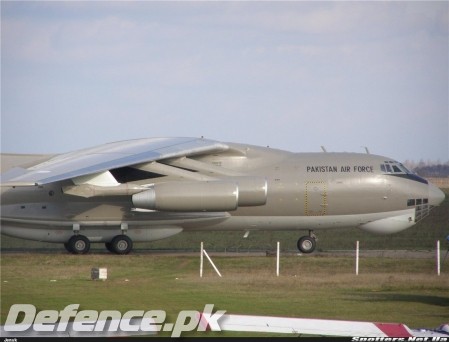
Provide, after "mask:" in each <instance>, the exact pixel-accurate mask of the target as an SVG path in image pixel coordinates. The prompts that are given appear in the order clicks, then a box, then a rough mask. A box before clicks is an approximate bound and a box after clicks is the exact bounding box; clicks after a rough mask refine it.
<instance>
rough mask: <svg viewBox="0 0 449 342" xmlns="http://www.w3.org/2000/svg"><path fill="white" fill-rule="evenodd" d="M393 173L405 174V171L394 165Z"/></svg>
mask: <svg viewBox="0 0 449 342" xmlns="http://www.w3.org/2000/svg"><path fill="white" fill-rule="evenodd" d="M393 171H394V173H401V172H403V171H401V169H400V168H399V167H398V166H397V165H393Z"/></svg>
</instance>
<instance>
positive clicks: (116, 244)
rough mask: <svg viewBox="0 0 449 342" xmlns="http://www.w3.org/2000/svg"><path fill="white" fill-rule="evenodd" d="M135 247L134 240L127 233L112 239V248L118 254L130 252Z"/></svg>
mask: <svg viewBox="0 0 449 342" xmlns="http://www.w3.org/2000/svg"><path fill="white" fill-rule="evenodd" d="M132 248H133V242H132V240H131V239H130V238H129V237H128V236H126V235H117V236H116V237H114V238H113V239H112V241H111V249H112V251H113V252H114V253H117V254H128V253H129V252H131V250H132Z"/></svg>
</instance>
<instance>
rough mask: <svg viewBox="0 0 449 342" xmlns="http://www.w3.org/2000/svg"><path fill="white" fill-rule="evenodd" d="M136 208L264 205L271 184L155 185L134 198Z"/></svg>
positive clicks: (247, 181) (203, 208)
mask: <svg viewBox="0 0 449 342" xmlns="http://www.w3.org/2000/svg"><path fill="white" fill-rule="evenodd" d="M132 201H133V204H134V206H136V207H137V208H142V209H152V210H159V211H184V212H188V211H232V210H236V209H237V207H238V206H255V205H264V204H265V203H266V201H267V181H266V180H265V179H261V178H252V177H235V178H232V179H227V180H224V181H204V182H167V183H157V184H154V185H153V186H152V187H151V188H149V189H148V190H145V191H143V192H140V193H137V194H134V195H133V196H132Z"/></svg>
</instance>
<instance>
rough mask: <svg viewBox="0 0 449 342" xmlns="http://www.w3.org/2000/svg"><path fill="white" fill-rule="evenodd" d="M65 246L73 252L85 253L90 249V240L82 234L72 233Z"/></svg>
mask: <svg viewBox="0 0 449 342" xmlns="http://www.w3.org/2000/svg"><path fill="white" fill-rule="evenodd" d="M64 245H65V244H64ZM66 248H67V250H69V251H70V252H72V253H73V254H86V253H87V252H89V250H90V241H89V239H88V238H87V237H85V236H84V235H73V236H72V237H71V238H70V240H69V242H67V247H66Z"/></svg>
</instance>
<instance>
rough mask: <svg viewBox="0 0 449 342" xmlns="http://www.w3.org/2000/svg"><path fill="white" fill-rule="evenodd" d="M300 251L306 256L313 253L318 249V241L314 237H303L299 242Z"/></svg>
mask: <svg viewBox="0 0 449 342" xmlns="http://www.w3.org/2000/svg"><path fill="white" fill-rule="evenodd" d="M297 246H298V249H299V250H300V251H301V252H302V253H305V254H309V253H312V252H313V251H314V250H315V247H316V241H315V239H314V238H313V237H310V236H303V237H302V238H300V239H299V240H298V244H297Z"/></svg>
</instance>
